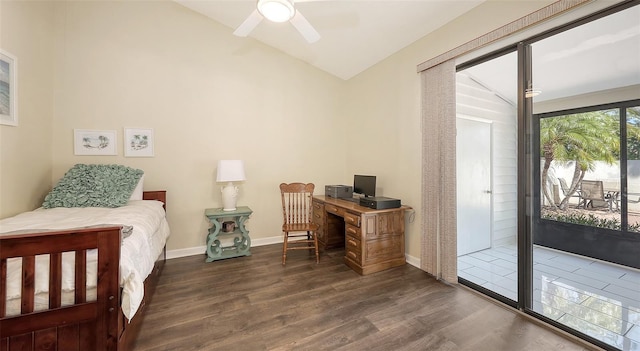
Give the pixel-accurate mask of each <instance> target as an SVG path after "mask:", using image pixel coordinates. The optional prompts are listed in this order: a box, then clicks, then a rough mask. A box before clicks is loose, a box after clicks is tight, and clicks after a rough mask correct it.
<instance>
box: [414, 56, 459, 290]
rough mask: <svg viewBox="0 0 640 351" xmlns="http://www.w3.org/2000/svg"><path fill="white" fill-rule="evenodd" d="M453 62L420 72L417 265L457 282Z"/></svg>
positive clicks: (454, 72) (454, 70) (437, 276)
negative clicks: (421, 211)
mask: <svg viewBox="0 0 640 351" xmlns="http://www.w3.org/2000/svg"><path fill="white" fill-rule="evenodd" d="M455 74H456V67H455V62H454V61H453V60H449V61H446V62H443V63H441V64H439V65H437V66H434V67H431V68H429V69H427V70H425V71H423V72H422V73H421V80H422V89H423V91H422V193H423V194H424V195H423V197H422V208H423V209H424V215H423V216H422V218H423V222H422V228H423V230H422V232H423V233H424V235H423V237H422V248H421V258H420V262H421V263H420V265H421V269H422V270H424V271H426V272H427V273H430V274H432V275H434V276H435V277H436V278H438V279H443V280H445V281H447V282H450V283H457V281H458V278H457V276H458V274H457V255H456V251H457V248H456V246H457V232H456V163H455V162H456V100H455V93H456V89H455V83H456V76H455Z"/></svg>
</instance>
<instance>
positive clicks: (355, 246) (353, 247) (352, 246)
mask: <svg viewBox="0 0 640 351" xmlns="http://www.w3.org/2000/svg"><path fill="white" fill-rule="evenodd" d="M344 250H345V255H346V256H347V258H348V259H350V260H352V261H354V262H356V263H357V264H359V265H361V264H362V243H361V241H360V240H358V239H355V238H354V237H352V236H350V235H347V236H346V237H345V240H344Z"/></svg>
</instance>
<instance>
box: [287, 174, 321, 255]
mask: <svg viewBox="0 0 640 351" xmlns="http://www.w3.org/2000/svg"><path fill="white" fill-rule="evenodd" d="M314 188H315V185H314V184H313V183H308V184H304V183H290V184H286V183H282V184H280V194H281V197H282V215H283V218H284V222H283V224H282V231H283V232H284V243H283V245H282V265H283V266H284V265H285V263H286V261H287V251H289V250H315V253H316V263H318V262H320V256H319V254H318V237H317V235H316V231H317V230H318V225H317V224H315V223H313V221H312V218H313V217H312V209H313V206H312V205H311V198H312V197H313V189H314ZM290 239H292V240H290Z"/></svg>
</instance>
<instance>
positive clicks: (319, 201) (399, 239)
mask: <svg viewBox="0 0 640 351" xmlns="http://www.w3.org/2000/svg"><path fill="white" fill-rule="evenodd" d="M407 209H409V207H407V206H401V207H399V208H391V209H385V210H372V209H370V208H367V207H362V206H360V205H358V204H357V203H354V202H350V201H346V200H340V199H334V198H331V197H326V196H314V197H313V221H314V223H316V224H318V225H319V226H320V229H319V230H318V232H317V234H318V245H319V246H320V249H321V250H324V249H328V248H333V247H342V246H344V248H345V257H344V262H345V264H346V265H347V266H349V267H351V269H353V270H354V271H356V272H358V273H359V274H362V275H366V274H370V273H374V272H379V271H382V270H385V269H388V268H391V267H396V266H401V265H403V264H405V263H406V261H405V256H404V212H405V211H406V210H407Z"/></svg>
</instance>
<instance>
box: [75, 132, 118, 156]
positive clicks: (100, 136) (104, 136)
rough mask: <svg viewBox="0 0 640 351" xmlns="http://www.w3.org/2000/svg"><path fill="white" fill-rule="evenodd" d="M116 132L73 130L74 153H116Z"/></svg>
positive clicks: (102, 154) (82, 154) (105, 154)
mask: <svg viewBox="0 0 640 351" xmlns="http://www.w3.org/2000/svg"><path fill="white" fill-rule="evenodd" d="M116 145H117V132H116V131H115V130H93V129H74V130H73V153H74V155H81V156H84V155H101V156H109V155H117V154H118V149H117V146H116Z"/></svg>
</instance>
